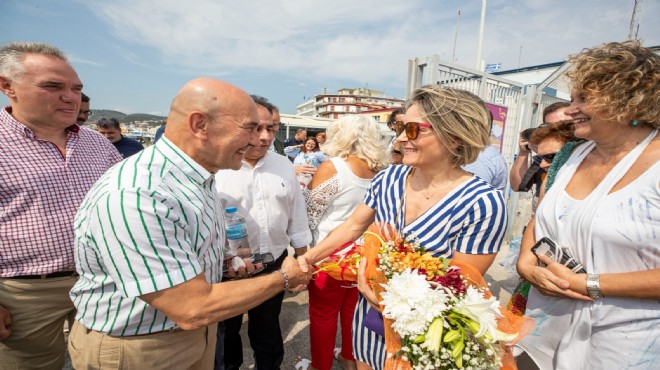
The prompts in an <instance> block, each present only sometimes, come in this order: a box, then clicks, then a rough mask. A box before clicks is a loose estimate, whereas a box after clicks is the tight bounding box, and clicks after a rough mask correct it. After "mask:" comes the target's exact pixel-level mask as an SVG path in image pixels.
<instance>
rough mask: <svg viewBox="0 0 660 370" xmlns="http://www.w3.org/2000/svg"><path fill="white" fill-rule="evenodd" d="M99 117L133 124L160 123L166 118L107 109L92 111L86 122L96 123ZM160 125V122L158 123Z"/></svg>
mask: <svg viewBox="0 0 660 370" xmlns="http://www.w3.org/2000/svg"><path fill="white" fill-rule="evenodd" d="M101 117H108V118H110V117H115V118H116V119H117V120H119V123H133V122H138V121H139V122H142V121H162V120H164V119H165V118H166V117H163V116H156V115H153V114H146V113H133V114H126V113H122V112H118V111H116V110H109V109H92V114H91V115H90V116H89V118H88V119H87V122H90V123H93V122H96V121H98V120H99V119H100V118H101ZM158 123H160V122H158Z"/></svg>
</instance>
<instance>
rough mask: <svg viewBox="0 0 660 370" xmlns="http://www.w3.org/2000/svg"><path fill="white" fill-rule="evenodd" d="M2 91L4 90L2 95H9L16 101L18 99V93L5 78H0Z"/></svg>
mask: <svg viewBox="0 0 660 370" xmlns="http://www.w3.org/2000/svg"><path fill="white" fill-rule="evenodd" d="M0 90H2V93H3V94H5V95H7V97H8V98H9V99H14V98H15V97H16V92H15V91H14V87H13V85H12V83H11V80H10V79H8V78H7V77H5V76H0Z"/></svg>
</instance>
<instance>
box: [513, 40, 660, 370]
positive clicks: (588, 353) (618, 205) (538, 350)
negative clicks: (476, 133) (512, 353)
mask: <svg viewBox="0 0 660 370" xmlns="http://www.w3.org/2000/svg"><path fill="white" fill-rule="evenodd" d="M570 62H572V63H573V70H572V71H571V72H570V73H569V77H570V79H571V82H572V85H573V90H572V92H571V101H572V103H571V105H570V107H569V108H568V109H567V110H566V114H568V115H570V116H571V117H572V119H573V122H574V126H575V136H577V137H579V138H584V139H587V140H588V141H587V142H586V143H584V144H582V145H580V146H578V147H577V148H575V150H574V151H573V152H572V154H571V156H570V157H569V159H568V161H567V162H566V163H565V164H564V165H563V166H562V167H561V169H560V170H559V172H558V173H557V177H556V179H555V182H554V185H553V186H552V187H551V188H550V190H549V191H548V192H547V193H546V194H545V195H544V196H543V200H542V202H541V203H540V205H539V208H538V210H537V212H536V219H535V220H534V222H533V223H532V225H533V226H532V227H528V228H527V229H528V230H529V232H526V233H525V236H524V238H523V244H522V248H521V255H520V259H519V261H518V271H519V272H520V275H521V276H523V277H524V278H525V279H527V280H528V281H530V282H531V283H532V285H533V286H534V287H533V288H532V289H531V290H530V293H529V299H528V303H527V316H530V317H532V318H533V319H535V321H536V327H535V329H534V331H533V332H532V333H531V334H529V335H528V336H527V337H525V338H523V340H522V341H521V342H520V343H519V344H520V347H522V348H523V349H524V351H525V352H526V353H527V354H528V355H529V357H530V358H531V359H532V360H533V361H534V362H535V363H536V365H537V366H538V367H539V368H540V369H552V368H554V369H658V368H660V361H659V360H658V358H659V357H658V353H659V352H660V340H658V338H660V301H659V300H660V135H658V134H657V133H658V128H659V127H660V56H658V55H656V54H655V53H653V51H651V50H649V49H647V48H644V47H642V46H641V45H640V44H639V43H638V42H636V41H629V42H625V43H610V44H605V45H603V46H601V47H597V48H594V49H589V50H584V51H583V52H582V53H580V54H578V55H576V56H573V57H571V58H570ZM542 237H548V238H550V239H551V240H553V241H554V242H555V243H556V244H557V245H558V246H560V247H564V248H567V250H568V252H569V254H571V255H572V256H573V257H574V258H575V259H577V260H578V261H579V262H580V263H581V264H582V265H584V267H585V269H586V271H587V273H586V274H575V273H573V272H571V270H569V269H568V268H566V267H564V266H563V265H560V264H558V263H555V262H552V261H551V260H549V259H548V258H546V257H545V256H541V257H539V260H540V261H541V262H543V263H545V264H547V267H540V266H538V264H537V258H536V256H534V255H533V254H532V252H531V247H532V244H534V239H536V240H539V239H541V238H542Z"/></svg>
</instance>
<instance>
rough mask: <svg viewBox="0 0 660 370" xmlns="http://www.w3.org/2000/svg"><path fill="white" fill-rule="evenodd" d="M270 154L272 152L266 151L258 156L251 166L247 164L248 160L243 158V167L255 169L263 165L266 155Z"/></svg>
mask: <svg viewBox="0 0 660 370" xmlns="http://www.w3.org/2000/svg"><path fill="white" fill-rule="evenodd" d="M272 154H273V153H271V152H266V155H265V156H263V157H261V158H259V160H258V161H257V163H255V164H254V167H252V165H251V164H249V163H248V162H246V161H245V160H243V168H247V169H250V170H256V169H257V168H259V167H261V166H263V165H264V162H265V161H266V157H268V156H269V155H272ZM278 155H279V154H278Z"/></svg>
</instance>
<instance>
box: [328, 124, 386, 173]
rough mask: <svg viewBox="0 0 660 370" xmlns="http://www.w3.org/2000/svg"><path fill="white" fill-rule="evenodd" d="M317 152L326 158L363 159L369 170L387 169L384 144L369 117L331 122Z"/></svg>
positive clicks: (377, 129) (376, 126)
mask: <svg viewBox="0 0 660 370" xmlns="http://www.w3.org/2000/svg"><path fill="white" fill-rule="evenodd" d="M325 133H326V141H325V143H323V144H321V150H323V152H324V153H325V154H327V155H328V156H329V157H339V158H342V159H346V158H347V157H348V156H354V157H357V158H360V159H363V160H364V161H366V162H367V165H368V166H369V168H370V169H371V170H372V171H376V172H378V171H380V170H382V169H383V168H385V167H387V165H388V162H387V144H386V140H385V138H384V135H383V134H382V133H381V131H380V128H379V127H378V123H377V122H376V120H375V119H374V118H373V117H370V116H365V115H363V114H351V115H347V116H343V117H342V118H340V119H338V120H336V121H333V122H331V123H330V124H329V125H328V129H327V130H326V131H325Z"/></svg>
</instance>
